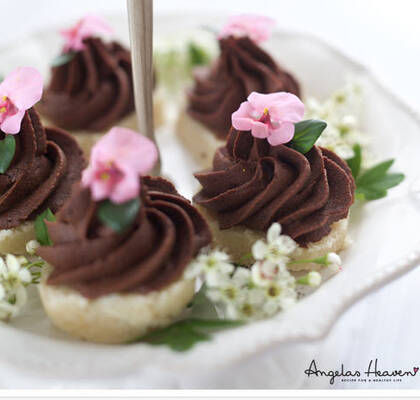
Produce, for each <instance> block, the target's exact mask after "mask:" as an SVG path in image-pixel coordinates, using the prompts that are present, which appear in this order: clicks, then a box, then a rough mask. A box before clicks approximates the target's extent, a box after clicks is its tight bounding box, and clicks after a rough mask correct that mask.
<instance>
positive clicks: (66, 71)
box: [37, 15, 161, 154]
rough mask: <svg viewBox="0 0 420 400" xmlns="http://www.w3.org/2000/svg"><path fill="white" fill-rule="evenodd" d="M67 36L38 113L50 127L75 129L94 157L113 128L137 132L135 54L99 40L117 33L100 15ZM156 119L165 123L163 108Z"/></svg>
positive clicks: (86, 20) (157, 105)
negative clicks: (94, 150)
mask: <svg viewBox="0 0 420 400" xmlns="http://www.w3.org/2000/svg"><path fill="white" fill-rule="evenodd" d="M61 33H62V35H63V36H64V38H65V40H66V42H65V44H64V47H63V50H62V53H61V55H60V56H59V57H58V58H57V59H56V60H55V61H54V62H53V65H52V67H51V79H50V83H49V86H48V88H47V89H46V90H45V92H44V95H43V98H42V100H41V102H40V103H39V104H38V105H37V108H38V110H39V111H40V113H41V115H42V116H43V117H45V118H46V119H47V120H48V122H50V123H52V124H54V125H55V126H58V127H60V128H63V129H68V130H70V131H71V132H72V134H74V135H75V137H76V139H77V140H78V142H79V143H80V145H81V146H82V148H83V150H84V151H85V152H86V154H89V153H90V150H91V148H92V146H93V144H94V143H95V142H96V141H97V140H98V139H99V138H100V137H101V136H102V135H103V134H104V133H105V131H106V130H107V129H109V128H110V127H111V126H112V125H115V124H118V125H120V126H125V127H127V128H132V129H136V127H137V121H136V115H135V113H134V90H133V81H132V70H131V55H130V51H129V50H128V49H126V48H125V47H124V46H122V45H121V44H120V43H118V42H115V41H112V42H105V41H104V40H102V39H101V38H100V37H98V34H109V33H112V29H111V27H110V26H109V25H108V24H107V23H106V22H105V21H103V20H102V19H101V18H99V17H96V16H92V15H88V16H86V17H84V18H82V19H81V20H80V21H79V22H78V23H77V24H76V26H74V27H73V28H71V29H68V30H65V31H62V32H61ZM155 114H156V123H157V124H159V120H160V115H161V112H160V105H159V104H158V103H157V104H156V106H155Z"/></svg>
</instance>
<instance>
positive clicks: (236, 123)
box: [232, 101, 253, 131]
mask: <svg viewBox="0 0 420 400" xmlns="http://www.w3.org/2000/svg"><path fill="white" fill-rule="evenodd" d="M252 111H253V108H252V106H251V104H249V103H248V102H247V101H244V102H243V103H242V104H241V105H240V106H239V108H238V110H237V111H235V112H234V113H233V114H232V126H233V127H234V128H235V129H237V130H239V131H249V130H251V128H252V122H253V120H252V118H250V115H251V114H252Z"/></svg>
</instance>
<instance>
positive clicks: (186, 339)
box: [138, 318, 243, 351]
mask: <svg viewBox="0 0 420 400" xmlns="http://www.w3.org/2000/svg"><path fill="white" fill-rule="evenodd" d="M240 325H243V322H242V321H232V320H224V319H199V318H189V319H184V320H182V321H178V322H175V323H173V324H172V325H169V326H168V327H166V328H162V329H158V330H156V331H153V332H151V333H149V334H147V335H146V336H143V337H141V338H140V339H139V340H138V341H140V342H144V343H148V344H151V345H154V346H160V345H165V346H168V347H170V348H171V349H172V350H175V351H186V350H189V349H191V348H192V347H194V346H195V344H197V343H199V342H206V341H209V340H211V334H210V333H211V332H215V331H219V330H222V329H229V328H235V327H238V326H240Z"/></svg>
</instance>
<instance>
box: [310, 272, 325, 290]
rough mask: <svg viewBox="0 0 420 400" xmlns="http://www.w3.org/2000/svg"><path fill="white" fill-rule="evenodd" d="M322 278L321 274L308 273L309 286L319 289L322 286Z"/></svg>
mask: <svg viewBox="0 0 420 400" xmlns="http://www.w3.org/2000/svg"><path fill="white" fill-rule="evenodd" d="M321 282H322V277H321V274H320V273H319V272H316V271H311V272H309V273H308V285H309V286H311V287H317V286H319V285H320V284H321Z"/></svg>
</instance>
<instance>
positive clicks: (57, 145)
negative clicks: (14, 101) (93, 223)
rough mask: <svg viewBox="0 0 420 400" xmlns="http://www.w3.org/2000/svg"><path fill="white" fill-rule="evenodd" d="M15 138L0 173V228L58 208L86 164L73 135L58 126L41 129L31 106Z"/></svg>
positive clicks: (9, 226) (7, 227)
mask: <svg viewBox="0 0 420 400" xmlns="http://www.w3.org/2000/svg"><path fill="white" fill-rule="evenodd" d="M3 138H4V133H3V132H1V131H0V139H3ZM15 140H16V151H15V156H14V158H13V161H12V163H11V165H10V167H9V168H8V170H7V171H6V172H5V173H4V174H0V229H11V228H15V227H17V226H18V225H20V224H21V223H23V222H25V221H26V220H31V219H34V218H35V217H36V216H37V215H38V214H39V213H40V212H42V211H44V210H45V209H47V208H50V209H51V211H52V212H54V213H55V212H56V211H58V210H59V209H60V208H61V206H62V205H63V204H64V202H65V201H66V200H67V199H68V198H69V197H70V194H71V188H72V186H73V183H74V182H76V181H78V180H80V177H81V173H82V170H83V169H84V167H85V159H84V157H83V153H82V150H81V149H80V148H79V146H78V144H77V143H76V141H75V140H74V139H73V138H72V136H70V135H69V134H68V133H66V132H64V131H62V130H61V129H53V128H45V129H44V127H43V126H42V124H41V121H40V119H39V115H38V113H37V112H36V111H35V110H34V109H33V108H31V109H29V110H28V111H26V112H25V115H24V117H23V120H22V124H21V129H20V132H19V133H18V134H16V135H15Z"/></svg>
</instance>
